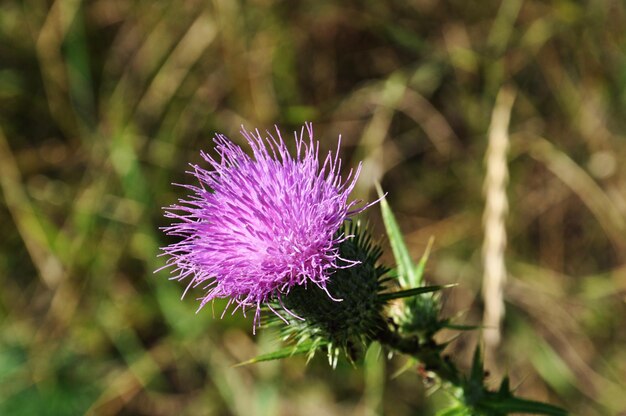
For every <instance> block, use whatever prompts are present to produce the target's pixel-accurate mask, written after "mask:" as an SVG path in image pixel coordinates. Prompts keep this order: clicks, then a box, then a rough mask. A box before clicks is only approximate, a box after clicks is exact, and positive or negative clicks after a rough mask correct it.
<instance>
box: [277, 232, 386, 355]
mask: <svg viewBox="0 0 626 416" xmlns="http://www.w3.org/2000/svg"><path fill="white" fill-rule="evenodd" d="M341 231H342V232H344V233H346V234H348V235H353V236H354V237H353V238H351V239H348V240H345V241H342V242H341V243H340V245H339V249H340V251H341V254H342V255H343V256H344V257H348V258H351V259H354V260H357V261H358V264H357V265H355V266H354V267H350V268H344V269H338V270H337V271H336V273H335V274H334V275H333V277H332V279H331V280H330V281H329V283H328V287H327V291H328V292H330V294H331V295H332V296H333V297H336V298H340V299H342V301H341V302H336V301H333V300H332V298H329V297H328V296H327V294H326V293H324V291H322V290H321V289H320V288H318V287H315V286H311V287H303V286H298V287H294V288H293V290H292V291H291V292H290V293H289V294H288V295H287V296H285V298H284V304H285V306H286V308H287V309H285V310H283V311H279V313H277V314H275V315H274V316H275V317H274V318H273V321H270V323H277V324H278V323H279V318H280V320H283V321H286V322H288V323H289V325H288V326H281V328H282V329H281V332H282V334H283V338H285V339H290V340H291V341H295V343H296V344H303V343H304V342H307V341H308V342H310V345H311V349H310V351H309V355H312V354H314V353H315V351H316V350H317V349H319V348H321V346H322V345H323V346H324V347H325V348H326V351H327V355H328V359H329V362H330V364H331V365H332V366H333V367H335V366H336V365H337V360H338V358H339V356H340V355H341V353H344V354H345V356H346V357H347V358H348V360H350V361H353V360H354V359H356V358H357V357H358V356H359V355H360V354H361V353H362V352H363V351H364V350H365V349H366V348H367V346H368V345H369V344H370V342H371V341H372V340H373V339H375V336H376V334H377V333H378V332H379V331H380V329H381V328H383V327H385V326H386V321H385V318H384V311H383V309H384V307H385V306H386V302H385V301H384V300H383V299H382V298H381V297H380V296H379V295H380V293H381V292H383V291H385V289H386V286H385V282H386V277H385V275H386V273H387V272H388V269H387V268H386V267H385V266H383V265H380V264H378V259H379V258H380V256H381V254H382V250H381V248H380V246H378V245H377V244H375V243H373V242H372V239H371V237H370V235H369V233H368V232H367V229H366V227H364V226H362V225H361V224H360V223H359V222H352V223H350V224H348V225H344V226H343V227H342V229H341ZM289 311H292V312H293V313H288V312H289ZM270 316H272V315H270ZM300 318H302V319H300Z"/></svg>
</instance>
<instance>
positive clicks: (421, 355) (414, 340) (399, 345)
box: [375, 326, 462, 386]
mask: <svg viewBox="0 0 626 416" xmlns="http://www.w3.org/2000/svg"><path fill="white" fill-rule="evenodd" d="M375 338H376V340H377V341H378V342H380V343H381V344H382V345H385V346H387V347H389V348H391V349H392V350H395V351H398V352H400V353H402V354H406V355H409V356H411V357H414V358H416V359H417V360H419V361H420V362H421V363H422V364H423V365H424V367H425V369H426V370H428V371H432V372H434V373H436V374H437V375H438V376H439V377H440V378H441V379H442V380H444V381H448V382H450V383H452V384H453V385H455V386H460V385H461V383H462V377H461V375H460V372H459V370H458V369H457V368H456V366H455V365H454V363H452V362H451V361H450V360H449V358H448V357H447V356H443V355H442V351H443V348H444V346H443V345H440V344H437V343H436V342H435V341H433V340H432V339H429V340H428V341H426V342H421V341H420V339H419V337H418V336H416V335H411V336H403V335H401V334H399V333H397V332H395V331H392V330H391V329H389V328H388V327H386V326H385V327H383V328H381V329H380V330H379V331H378V333H377V334H376V337H375Z"/></svg>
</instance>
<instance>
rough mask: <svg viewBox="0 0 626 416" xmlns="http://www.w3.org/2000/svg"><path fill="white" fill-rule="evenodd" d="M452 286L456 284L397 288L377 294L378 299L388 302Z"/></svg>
mask: <svg viewBox="0 0 626 416" xmlns="http://www.w3.org/2000/svg"><path fill="white" fill-rule="evenodd" d="M454 286H456V284H450V285H434V286H422V287H414V288H412V289H405V290H399V291H397V292H391V293H380V294H379V295H378V299H379V300H380V301H381V302H388V301H390V300H393V299H401V298H408V297H411V296H415V295H421V294H423V293H431V292H437V291H440V290H443V289H447V288H450V287H454Z"/></svg>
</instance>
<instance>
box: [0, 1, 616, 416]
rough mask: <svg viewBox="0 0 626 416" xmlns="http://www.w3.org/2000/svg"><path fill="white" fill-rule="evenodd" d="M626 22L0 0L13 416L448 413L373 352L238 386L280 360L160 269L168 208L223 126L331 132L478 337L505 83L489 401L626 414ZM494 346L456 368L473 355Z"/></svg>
mask: <svg viewBox="0 0 626 416" xmlns="http://www.w3.org/2000/svg"><path fill="white" fill-rule="evenodd" d="M624 21H626V7H625V6H624V4H622V3H620V2H611V1H597V2H575V1H566V0H559V1H556V0H555V1H550V2H545V1H522V0H513V1H507V2H502V3H499V2H491V3H488V2H479V1H441V2H435V1H432V0H412V1H399V0H392V1H388V2H374V1H364V2H350V1H347V2H331V1H325V0H322V1H318V2H298V3H294V2H286V1H272V0H255V1H247V2H245V1H229V0H215V1H212V2H199V1H184V2H172V1H165V0H161V1H145V0H138V1H134V2H123V1H110V0H94V1H88V2H81V1H71V0H56V1H54V2H21V1H16V0H5V1H3V2H2V3H0V185H1V190H2V192H1V194H0V201H2V203H1V204H0V224H2V229H1V233H0V236H1V237H0V279H1V280H0V283H1V287H2V290H0V328H1V331H0V413H1V414H24V415H30V414H33V415H34V414H59V415H63V414H68V415H70V414H72V415H73V414H82V413H91V414H133V415H135V414H149V415H158V414H164V415H166V414H167V415H169V414H174V413H178V414H190V415H195V414H233V415H244V414H245V415H250V414H254V415H264V414H267V415H275V414H284V415H295V414H297V415H308V414H316V415H317V414H342V415H343V414H355V415H361V414H377V413H384V414H386V415H408V414H420V412H425V413H426V414H428V412H431V411H432V406H431V405H429V404H428V401H425V399H424V391H423V390H424V388H423V387H422V385H421V381H420V379H419V377H418V376H417V375H416V374H412V373H411V372H409V373H405V374H404V375H402V376H400V377H398V378H394V379H392V378H391V377H390V375H391V374H393V373H394V372H395V370H397V369H398V368H399V367H401V366H402V360H401V359H399V358H394V359H393V360H392V361H391V362H389V363H387V364H383V363H382V360H377V359H376V356H377V355H376V354H375V353H374V352H372V353H370V354H368V357H367V359H366V365H365V368H362V369H354V368H352V367H351V366H349V365H344V366H340V367H339V368H338V370H337V371H335V372H332V371H331V370H330V368H329V367H328V366H327V365H326V363H325V362H324V359H323V357H318V358H316V359H315V360H313V362H311V363H310V364H309V365H308V366H305V364H304V361H303V360H302V359H300V358H293V359H290V360H286V361H282V362H278V363H265V364H260V365H257V366H252V367H243V368H232V367H231V365H233V364H235V363H237V362H239V361H243V360H245V359H248V358H250V357H252V356H254V355H255V354H258V353H260V352H266V351H269V350H271V349H272V348H274V347H276V342H275V341H274V339H273V338H272V336H271V334H266V333H261V334H259V335H257V336H255V337H253V336H252V335H251V333H250V332H251V331H250V328H251V322H250V320H245V319H242V318H240V317H237V316H234V317H231V316H227V317H226V318H225V319H224V320H221V321H220V320H219V319H217V318H216V319H214V318H213V317H212V316H211V313H210V311H208V310H205V311H203V312H202V313H200V314H198V315H196V314H195V308H196V303H195V301H194V296H189V297H188V298H186V299H184V300H183V301H182V302H181V301H180V300H179V297H180V293H181V291H182V288H183V284H176V283H174V282H169V281H168V280H167V273H166V272H161V273H158V274H153V271H154V270H156V269H157V268H158V267H160V266H161V265H162V264H163V259H157V257H156V255H157V253H158V247H159V246H163V245H165V244H167V243H168V242H169V241H168V240H167V239H166V238H165V237H164V236H163V235H162V234H161V233H160V232H159V231H158V227H159V226H163V225H165V221H164V219H163V218H162V211H161V207H162V206H166V205H169V204H171V203H173V202H175V201H176V199H177V198H178V197H179V196H180V194H181V190H180V189H177V188H176V187H174V186H172V185H171V183H172V182H178V183H181V182H185V181H188V180H189V177H188V176H187V175H185V174H184V171H185V169H186V166H187V163H189V162H199V161H200V157H199V150H200V149H204V150H210V148H211V137H212V135H213V134H214V132H216V131H217V132H224V133H226V134H227V135H229V136H230V137H231V138H232V139H234V140H236V141H237V140H240V139H239V138H238V137H237V131H238V130H239V125H240V124H242V123H243V124H245V125H246V126H248V127H259V128H270V127H271V126H272V125H273V124H275V123H277V124H279V125H280V126H281V127H282V129H283V131H285V132H286V131H288V130H289V129H291V128H297V127H298V126H299V125H300V124H301V123H302V122H303V121H305V120H311V121H313V122H314V123H315V127H316V131H317V135H318V137H319V138H320V139H321V140H322V146H323V147H325V148H326V149H331V148H333V147H334V143H335V139H336V136H337V135H338V134H339V133H342V135H343V143H344V158H346V159H347V160H346V162H347V163H345V165H344V166H345V167H346V168H347V167H349V166H354V165H355V163H356V161H357V160H361V159H362V160H364V161H365V169H364V172H363V176H362V179H361V181H360V184H359V188H358V189H357V196H359V197H362V198H365V199H369V200H371V199H373V198H375V196H374V195H375V193H374V192H373V189H372V188H373V184H374V182H375V181H377V180H378V181H381V182H382V185H383V187H384V189H385V190H386V191H388V192H389V195H388V200H389V202H390V204H391V206H392V207H393V208H394V210H395V211H396V213H397V215H398V218H399V220H400V222H401V226H402V228H403V230H404V231H405V233H406V237H407V240H408V242H409V243H410V247H411V250H412V254H413V255H414V257H415V258H419V256H420V255H421V253H422V251H423V250H424V248H425V246H426V244H427V242H428V239H429V237H430V236H431V235H432V236H435V238H436V243H435V247H434V251H433V254H432V256H431V260H430V264H429V266H428V269H427V278H428V279H429V280H430V281H431V282H438V283H451V282H458V283H460V284H461V286H460V287H458V288H456V289H455V290H453V291H452V293H451V294H450V295H449V298H448V299H447V301H446V310H447V313H449V314H450V315H453V314H456V313H458V312H459V311H460V312H464V317H463V319H464V320H465V321H467V322H480V319H481V311H482V300H481V298H480V283H481V276H482V266H481V262H480V247H481V244H482V239H483V233H482V228H481V221H482V215H483V209H484V199H483V196H482V184H483V181H484V176H485V170H484V166H483V159H484V155H485V149H486V144H487V131H488V128H489V123H490V118H491V113H492V110H493V107H494V103H495V98H496V95H497V94H498V92H499V91H500V90H501V88H502V87H503V86H507V87H510V88H513V89H514V90H516V92H517V98H516V101H515V104H514V106H513V111H512V116H511V123H510V134H511V135H510V139H511V150H510V152H509V159H508V167H509V173H510V183H509V186H508V188H507V195H508V199H509V205H510V208H509V214H508V217H507V220H506V227H507V233H508V246H507V250H506V262H507V266H508V269H509V270H508V271H509V280H508V284H507V286H506V290H505V301H506V306H507V310H506V318H505V322H504V332H503V337H504V340H503V343H502V345H501V347H500V348H499V349H498V351H497V356H496V357H494V358H493V360H492V365H493V366H494V368H493V369H492V372H493V373H494V383H495V382H497V379H496V377H495V375H500V374H502V372H503V371H508V372H509V373H510V375H511V378H512V382H513V383H514V384H513V385H516V384H519V388H518V392H519V393H520V394H521V395H524V396H527V397H532V398H535V399H537V400H549V401H552V402H554V403H559V404H563V405H565V406H567V407H568V408H569V409H571V410H572V411H573V412H574V413H575V414H617V413H619V412H623V411H626V399H625V397H626V396H625V395H624V392H625V391H626V388H625V380H624V374H626V353H625V352H624V348H623V346H624V345H625V342H626V326H625V317H626V304H625V299H626V298H625V292H626V266H625V263H624V249H625V247H626V233H625V232H624V231H625V230H624V218H625V216H626V170H625V169H624V166H623V165H622V164H621V161H622V160H625V158H626V138H625V133H626V119H625V118H624V117H623V115H624V114H626V76H625V75H626V29H625V26H624V25H623V22H624ZM368 217H369V218H370V219H371V222H372V227H373V228H374V230H375V234H377V235H380V236H381V238H382V235H383V227H382V224H381V222H380V216H379V214H378V212H377V210H376V208H373V209H371V210H370V212H369V214H368ZM385 244H386V242H385ZM388 254H389V253H388ZM387 259H388V260H390V259H391V257H390V256H389V255H388V257H387ZM220 307H221V305H219V304H216V311H217V313H216V314H217V315H218V316H219V313H220V311H221V309H220ZM478 335H479V334H468V335H464V336H462V337H461V338H460V339H459V340H458V341H457V342H455V343H454V344H453V345H452V346H451V349H450V353H451V354H453V355H454V356H455V357H456V358H457V359H458V360H459V361H461V362H465V363H468V362H469V358H470V355H471V352H472V350H473V344H474V342H475V341H476V340H477V339H478ZM438 400H440V397H438V396H437V395H435V397H434V398H433V399H431V400H430V402H436V401H438ZM429 409H431V410H429Z"/></svg>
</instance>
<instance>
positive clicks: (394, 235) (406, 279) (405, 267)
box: [376, 184, 422, 287]
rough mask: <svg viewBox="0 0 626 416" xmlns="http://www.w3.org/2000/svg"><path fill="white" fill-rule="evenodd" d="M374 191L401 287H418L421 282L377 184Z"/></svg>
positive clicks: (398, 228)
mask: <svg viewBox="0 0 626 416" xmlns="http://www.w3.org/2000/svg"><path fill="white" fill-rule="evenodd" d="M376 190H377V191H378V196H379V197H380V198H381V200H380V210H381V212H382V217H383V222H384V223H385V229H386V230H387V236H388V238H389V243H390V244H391V250H392V251H393V255H394V257H395V260H396V264H397V268H398V278H399V280H400V285H401V286H402V287H416V286H419V285H420V284H421V283H422V281H421V279H420V278H418V276H417V274H416V266H415V264H414V263H413V260H411V256H410V255H409V250H408V248H407V246H406V244H405V242H404V238H403V237H402V232H401V231H400V227H399V226H398V222H397V221H396V217H395V215H394V214H393V212H392V211H391V207H390V206H389V204H388V203H387V200H386V199H385V198H383V195H384V194H383V190H382V188H381V187H380V185H379V184H376Z"/></svg>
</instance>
